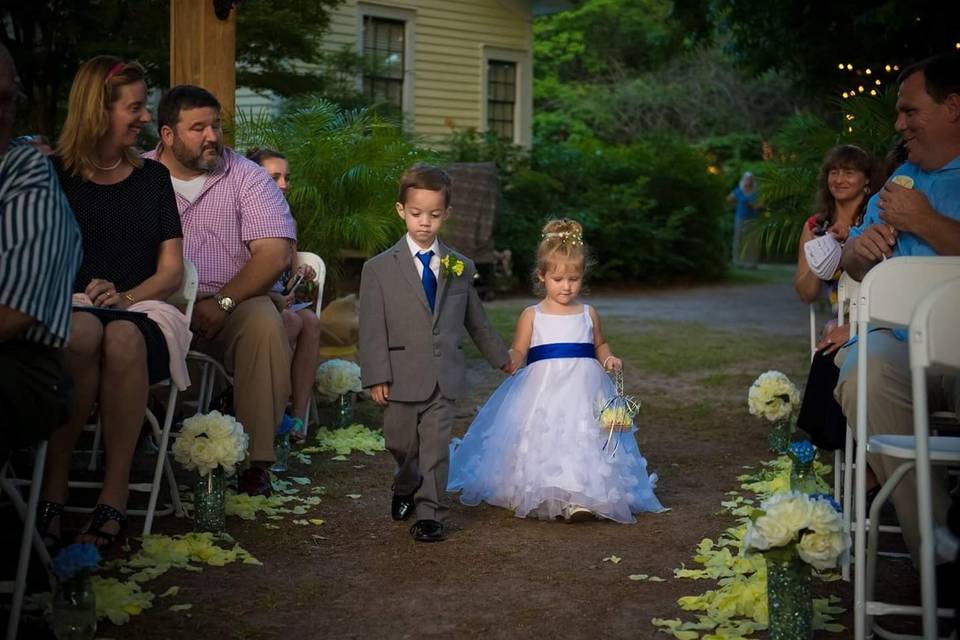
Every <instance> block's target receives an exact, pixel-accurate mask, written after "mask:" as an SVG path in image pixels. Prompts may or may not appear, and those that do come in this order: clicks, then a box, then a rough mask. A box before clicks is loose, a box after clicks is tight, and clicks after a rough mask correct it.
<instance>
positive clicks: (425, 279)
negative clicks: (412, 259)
mask: <svg viewBox="0 0 960 640" xmlns="http://www.w3.org/2000/svg"><path fill="white" fill-rule="evenodd" d="M432 257H433V251H424V252H422V253H418V254H417V258H418V259H419V260H420V262H422V263H423V275H422V276H420V281H421V282H422V283H423V292H424V293H425V294H427V302H428V303H429V304H430V311H433V307H434V305H435V304H436V303H437V276H435V275H433V271H432V270H431V269H430V258H432Z"/></svg>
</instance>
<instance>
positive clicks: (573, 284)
mask: <svg viewBox="0 0 960 640" xmlns="http://www.w3.org/2000/svg"><path fill="white" fill-rule="evenodd" d="M582 234H583V231H582V228H581V226H580V225H579V224H578V223H577V222H574V221H572V220H553V221H551V222H549V223H547V225H546V226H545V227H544V228H543V236H542V240H541V242H540V247H539V249H538V251H537V267H536V277H537V280H538V281H539V284H540V285H541V286H542V288H543V289H544V290H545V294H546V295H545V297H544V298H543V300H541V301H540V302H539V304H536V305H534V306H531V307H527V308H526V309H525V310H524V311H523V313H522V314H521V315H520V319H519V320H518V321H517V332H516V337H515V339H514V341H513V349H512V350H511V357H512V358H513V364H514V366H515V367H516V366H519V365H520V364H521V363H522V361H523V359H524V358H526V361H527V366H526V367H524V368H523V369H521V370H520V371H519V372H518V373H517V374H516V375H515V376H513V377H512V378H509V379H507V380H506V381H505V382H504V383H503V384H502V385H500V388H499V389H497V390H496V391H495V392H494V394H493V395H492V396H491V397H490V399H489V400H488V401H487V402H486V404H485V405H484V406H483V407H482V408H481V409H480V412H479V413H478V414H477V417H476V419H475V420H474V421H473V424H471V425H470V428H469V430H468V431H467V434H466V435H465V436H464V438H463V440H462V441H461V440H457V439H455V440H454V441H453V442H452V443H451V445H450V448H451V450H450V479H449V482H448V485H447V489H448V491H461V492H462V495H461V497H460V500H461V502H463V504H465V505H469V506H474V505H477V504H479V503H480V502H486V503H488V504H492V505H496V506H499V507H505V508H508V509H513V510H514V511H515V513H516V515H517V517H521V518H523V517H527V516H534V517H537V518H541V519H545V520H552V519H554V518H557V517H563V518H564V519H566V520H567V521H576V520H584V519H591V518H593V517H594V516H596V517H600V518H607V519H610V520H615V521H617V522H624V523H630V522H634V517H633V514H634V513H638V512H641V511H663V510H664V509H663V507H662V506H661V504H660V502H659V501H658V500H657V497H656V496H655V495H654V493H653V488H654V486H655V483H656V476H655V475H647V463H646V460H644V459H643V456H642V455H641V454H640V450H639V448H638V447H637V442H636V438H635V437H634V436H633V432H632V430H631V431H630V432H628V433H623V434H621V438H622V442H621V443H620V445H619V447H618V448H617V449H616V451H615V452H614V451H611V447H606V448H605V447H604V444H605V443H607V438H608V432H606V431H604V430H602V429H601V426H600V422H599V420H598V415H597V414H598V412H599V408H600V407H601V406H602V405H603V404H604V402H605V401H606V400H608V399H609V398H611V397H613V396H614V395H615V393H616V391H615V389H614V385H613V383H612V382H611V380H610V378H609V377H608V376H607V375H606V373H605V372H604V369H609V370H619V369H621V367H622V366H623V363H622V362H621V360H620V359H619V358H617V357H616V356H614V355H613V353H612V352H611V350H610V346H609V345H608V344H607V343H606V342H605V341H604V339H603V334H602V333H601V330H600V318H599V316H598V315H597V312H596V311H595V310H594V309H593V308H592V307H590V306H588V305H585V304H583V303H581V302H579V301H578V300H577V295H578V294H579V293H580V287H581V283H582V279H583V276H584V270H585V267H586V255H585V253H586V250H585V248H584V245H583V235H582Z"/></svg>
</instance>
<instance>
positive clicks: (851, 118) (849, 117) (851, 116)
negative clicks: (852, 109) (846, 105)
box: [846, 113, 856, 120]
mask: <svg viewBox="0 0 960 640" xmlns="http://www.w3.org/2000/svg"><path fill="white" fill-rule="evenodd" d="M855 117H856V116H854V115H853V114H852V113H848V114H847V115H846V118H847V120H853V119H854V118H855Z"/></svg>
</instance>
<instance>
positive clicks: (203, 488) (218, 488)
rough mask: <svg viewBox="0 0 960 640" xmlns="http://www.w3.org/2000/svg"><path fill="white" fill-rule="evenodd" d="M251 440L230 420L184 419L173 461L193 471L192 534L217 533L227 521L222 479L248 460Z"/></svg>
mask: <svg viewBox="0 0 960 640" xmlns="http://www.w3.org/2000/svg"><path fill="white" fill-rule="evenodd" d="M249 442H250V437H249V436H248V435H247V434H246V433H245V432H244V430H243V425H242V424H240V423H239V422H237V420H236V419H235V418H234V417H233V416H227V415H224V414H222V413H220V412H219V411H211V412H210V413H203V414H198V415H195V416H193V417H191V418H187V419H186V420H184V421H183V429H181V430H180V435H179V436H178V437H177V440H176V442H174V443H173V457H174V459H176V461H177V462H179V463H180V464H182V465H183V467H184V468H185V469H196V470H197V474H198V475H197V480H196V482H195V483H194V487H193V530H194V531H197V532H203V531H209V532H211V533H220V532H221V531H223V528H224V524H225V518H226V507H225V505H226V486H225V481H224V477H225V476H231V475H233V473H234V472H235V471H236V467H237V464H239V463H240V462H242V461H243V460H244V459H245V458H246V457H247V446H248V444H249Z"/></svg>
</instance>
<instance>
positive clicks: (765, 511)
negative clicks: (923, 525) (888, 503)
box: [743, 491, 850, 638]
mask: <svg viewBox="0 0 960 640" xmlns="http://www.w3.org/2000/svg"><path fill="white" fill-rule="evenodd" d="M743 548H744V550H745V551H746V552H747V553H762V554H763V555H764V558H765V560H766V564H767V610H768V611H769V617H770V618H769V623H768V624H769V635H770V637H771V638H809V637H812V628H813V627H812V625H813V587H812V584H811V574H810V567H813V568H814V569H817V570H818V571H826V570H828V569H832V568H834V567H836V566H837V564H838V563H839V562H840V559H841V557H842V556H843V554H844V553H846V552H847V550H848V549H849V548H850V535H849V534H847V533H846V532H845V531H844V528H843V520H842V518H841V516H840V506H839V505H838V504H837V503H836V501H834V500H833V498H832V497H830V496H829V495H828V494H814V495H810V494H806V493H801V492H797V491H792V492H783V493H777V494H774V495H773V496H771V497H770V498H768V499H767V500H765V501H764V502H763V503H761V505H760V509H759V510H758V511H756V512H754V514H753V518H752V519H751V521H750V523H749V524H748V525H747V531H746V533H745V534H744V536H743Z"/></svg>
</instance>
